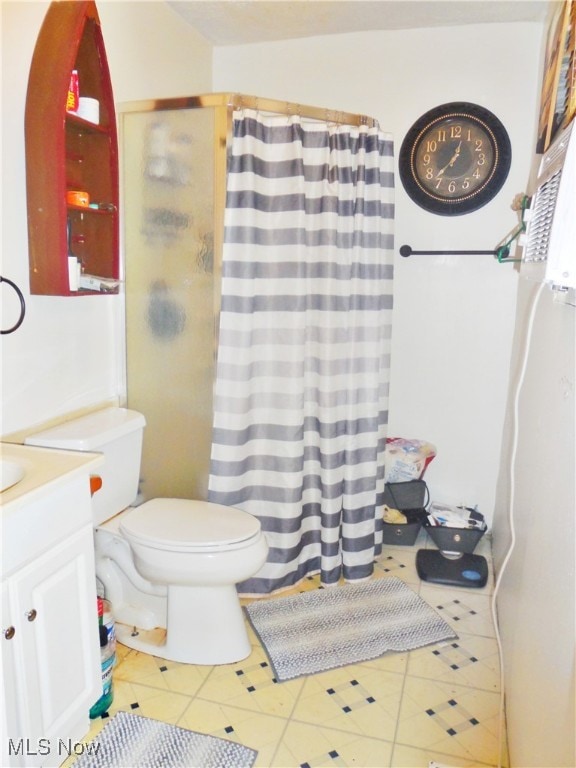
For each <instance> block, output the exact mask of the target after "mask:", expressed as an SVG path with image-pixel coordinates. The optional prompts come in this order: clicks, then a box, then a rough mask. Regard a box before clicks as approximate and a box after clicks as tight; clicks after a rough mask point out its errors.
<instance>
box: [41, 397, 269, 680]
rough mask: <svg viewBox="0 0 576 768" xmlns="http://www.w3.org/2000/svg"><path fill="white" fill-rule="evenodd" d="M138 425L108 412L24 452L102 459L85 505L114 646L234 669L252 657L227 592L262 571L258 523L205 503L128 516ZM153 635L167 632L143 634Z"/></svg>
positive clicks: (233, 596)
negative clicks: (90, 509)
mask: <svg viewBox="0 0 576 768" xmlns="http://www.w3.org/2000/svg"><path fill="white" fill-rule="evenodd" d="M144 424H145V422H144V418H143V416H142V415H141V414H138V413H137V412H135V411H129V410H127V409H123V408H107V409H103V410H102V411H97V412H96V413H94V414H90V415H89V416H85V417H81V418H80V419H75V420H73V421H70V422H66V423H65V424H62V425H59V426H58V427H54V428H53V429H50V430H46V431H45V432H41V433H38V434H36V435H32V436H30V437H29V438H27V440H26V442H27V443H28V444H30V445H39V446H43V447H54V448H61V449H62V448H66V449H71V450H90V451H100V452H102V453H103V454H104V458H105V461H104V467H103V469H102V472H101V475H102V496H101V497H100V498H98V494H99V493H100V491H99V492H98V493H97V494H96V496H95V497H94V501H95V503H94V512H95V520H94V522H95V551H96V576H97V578H98V580H99V581H100V582H101V583H102V585H103V586H104V589H105V594H106V597H107V598H108V600H110V602H111V604H112V612H113V614H114V617H115V619H116V632H117V638H118V641H119V642H121V643H123V644H124V645H126V646H128V647H130V648H134V649H136V650H139V651H143V652H145V653H151V654H153V655H155V656H160V657H162V658H165V659H169V660H172V661H179V662H184V663H188V664H210V665H213V664H227V663H232V662H235V661H239V660H241V659H243V658H246V657H247V656H248V655H249V654H250V651H251V648H250V642H249V639H248V634H247V631H246V624H245V620H244V616H243V613H242V609H241V606H240V601H239V599H238V593H237V590H236V584H238V583H239V582H241V581H244V580H245V579H247V578H249V577H250V576H253V575H254V574H255V573H257V571H259V570H260V568H261V567H262V565H263V564H264V563H265V561H266V557H267V554H268V545H267V542H266V539H265V536H264V534H263V533H262V530H261V526H260V522H259V520H258V519H257V518H256V517H254V516H253V515H250V514H248V513H247V512H244V511H243V510H240V509H236V508H233V507H226V506H223V505H219V504H212V503H210V502H206V501H194V500H188V499H172V498H163V499H152V500H150V501H147V502H145V503H143V504H141V505H140V506H136V507H129V506H128V503H126V499H127V498H130V501H132V500H133V499H134V498H135V497H136V494H137V489H138V477H137V476H136V477H133V475H134V470H135V468H137V469H138V474H139V464H140V452H141V445H142V432H143V427H144ZM135 453H137V461H135V456H134V454H135ZM123 468H124V469H125V471H123ZM127 475H130V477H127ZM128 485H129V487H126V486H128ZM96 502H97V503H96ZM156 628H161V629H165V630H166V631H165V633H158V632H156V633H151V632H147V631H146V630H153V629H156Z"/></svg>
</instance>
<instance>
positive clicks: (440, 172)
mask: <svg viewBox="0 0 576 768" xmlns="http://www.w3.org/2000/svg"><path fill="white" fill-rule="evenodd" d="M511 155H512V153H511V149H510V140H509V138H508V134H507V133H506V129H505V128H504V126H503V125H502V123H501V122H500V121H499V120H498V118H497V117H495V115H493V114H492V113H491V112H489V111H488V110H486V109H484V108H483V107H479V106H477V105H475V104H467V103H465V102H456V103H452V104H444V105H442V106H441V107H437V108H436V109H433V110H430V112H427V113H426V114H425V115H423V116H422V117H421V118H420V119H419V120H417V121H416V123H414V125H413V126H412V128H411V129H410V131H409V132H408V133H407V135H406V138H405V139H404V142H403V143H402V148H401V150H400V177H401V179H402V183H403V184H404V187H405V189H406V191H407V192H408V194H409V195H410V197H411V198H412V199H413V200H414V201H415V202H416V203H418V205H420V206H421V207H422V208H425V209H426V210H428V211H431V212H433V213H439V214H442V215H446V216H454V215H459V214H463V213H469V212H470V211H474V210H476V209H477V208H480V207H481V206H483V205H485V204H486V203H487V202H488V201H489V200H491V199H492V198H493V197H494V195H495V194H496V193H497V192H498V191H499V190H500V188H501V187H502V185H503V184H504V181H505V180H506V177H507V176H508V171H509V169H510V161H511Z"/></svg>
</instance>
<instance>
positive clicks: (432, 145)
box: [426, 139, 438, 152]
mask: <svg viewBox="0 0 576 768" xmlns="http://www.w3.org/2000/svg"><path fill="white" fill-rule="evenodd" d="M437 148H438V145H437V144H436V142H435V141H434V139H432V140H429V141H427V142H426V152H436V150H437Z"/></svg>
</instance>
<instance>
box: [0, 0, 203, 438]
mask: <svg viewBox="0 0 576 768" xmlns="http://www.w3.org/2000/svg"><path fill="white" fill-rule="evenodd" d="M48 5H49V3H48V2H5V0H2V2H1V4H0V9H1V12H2V267H1V271H0V274H2V276H3V277H6V278H8V279H10V280H13V281H14V282H16V283H17V284H18V285H19V286H20V288H21V289H22V291H23V293H24V296H25V301H26V306H27V311H26V317H25V320H24V323H23V324H22V326H21V327H20V328H19V329H18V330H17V331H16V332H15V333H13V334H10V335H2V336H1V337H0V339H1V341H0V344H1V346H0V350H1V354H2V426H1V429H0V432H1V433H2V434H3V435H6V434H9V433H11V432H15V431H19V430H22V429H25V428H26V427H28V426H32V425H35V424H40V423H42V422H45V421H49V420H51V419H53V418H54V417H57V416H59V415H61V414H64V413H67V412H70V411H74V410H78V409H82V408H85V407H88V406H91V405H94V404H96V403H99V402H102V401H104V400H107V399H110V398H114V397H116V396H117V395H118V394H119V392H120V391H121V386H122V368H123V364H122V350H123V344H122V338H121V336H122V333H121V331H122V318H121V312H122V306H121V300H120V297H118V296H94V297H92V296H89V297H70V298H61V297H53V296H30V294H29V286H28V235H27V225H26V186H25V153H24V106H25V100H26V88H27V83H28V72H29V69H30V62H31V59H32V53H33V50H34V45H35V43H36V38H37V36H38V32H39V30H40V26H41V24H42V21H43V19H44V15H45V13H46V10H47V9H48ZM98 10H99V15H100V19H101V22H102V31H103V35H104V41H105V45H106V48H107V54H108V63H109V66H110V71H111V77H112V85H113V89H114V96H115V100H116V101H117V102H120V101H128V100H134V99H144V98H156V97H164V96H175V95H181V94H189V93H201V92H204V91H207V90H210V88H211V76H212V73H211V67H212V52H211V48H210V46H209V45H208V44H207V43H206V42H205V41H203V40H202V38H200V36H199V35H198V34H197V33H196V32H195V31H194V30H193V29H191V28H190V27H187V26H186V25H184V24H183V23H182V22H181V20H180V19H179V17H178V16H177V15H176V14H175V13H174V11H173V10H172V9H171V8H169V7H168V6H166V5H165V4H164V3H153V2H143V3H133V2H116V1H114V2H102V3H98ZM57 54H58V52H57V51H55V55H57ZM0 290H2V310H3V312H2V321H1V322H2V328H8V327H11V326H12V325H14V323H15V322H16V319H17V316H18V315H17V310H18V306H17V305H16V300H15V298H14V297H13V295H12V292H11V289H9V288H8V287H7V286H5V285H2V287H1V288H0Z"/></svg>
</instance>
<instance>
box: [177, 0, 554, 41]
mask: <svg viewBox="0 0 576 768" xmlns="http://www.w3.org/2000/svg"><path fill="white" fill-rule="evenodd" d="M168 5H170V6H171V7H172V8H173V9H174V10H175V11H176V13H178V14H179V15H180V16H181V17H182V18H183V19H185V20H186V21H187V22H188V23H189V24H191V25H192V26H194V27H195V28H196V29H197V31H198V32H199V33H200V34H201V35H202V36H203V37H204V38H206V40H208V41H209V42H211V43H212V44H213V45H242V44H244V43H259V42H269V41H274V40H288V39H292V38H299V37H312V36H315V35H338V34H343V33H346V32H365V31H375V30H387V29H388V30H390V29H409V28H417V27H446V26H458V25H463V24H483V23H488V24H489V23H495V22H521V21H543V20H544V19H545V18H546V15H547V11H548V8H549V6H550V3H549V2H548V0H168Z"/></svg>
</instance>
